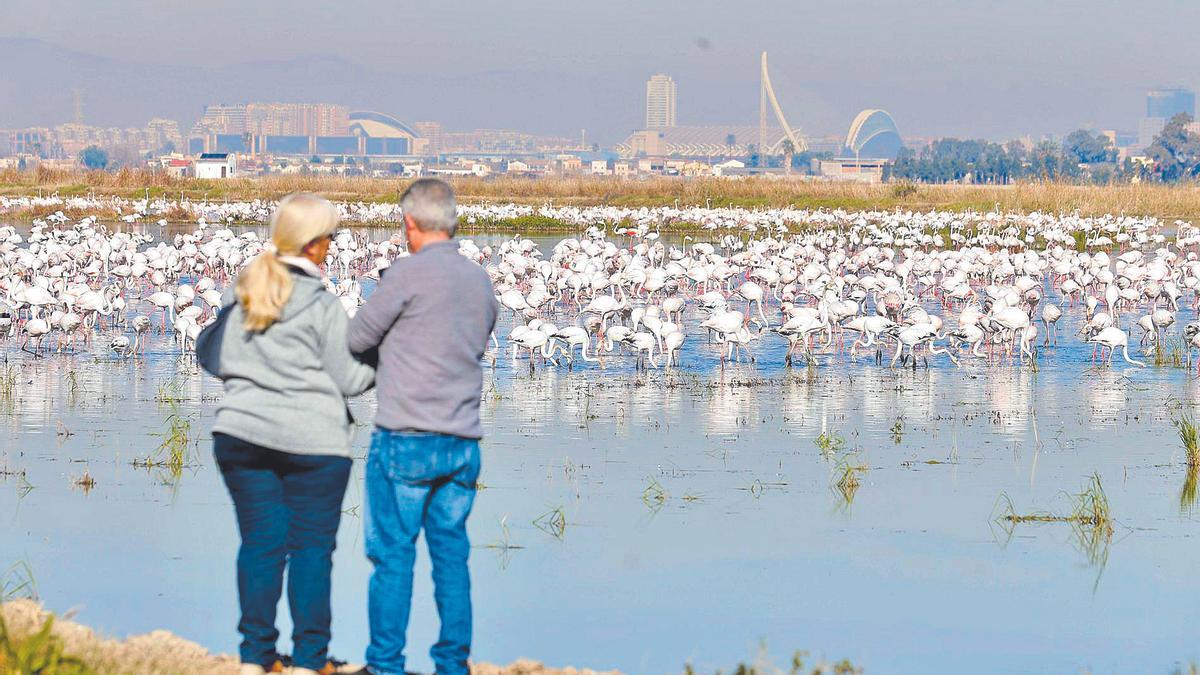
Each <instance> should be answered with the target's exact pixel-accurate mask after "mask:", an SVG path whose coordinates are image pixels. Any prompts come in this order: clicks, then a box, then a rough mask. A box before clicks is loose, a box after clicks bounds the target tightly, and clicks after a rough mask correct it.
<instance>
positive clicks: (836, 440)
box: [813, 429, 846, 457]
mask: <svg viewBox="0 0 1200 675" xmlns="http://www.w3.org/2000/svg"><path fill="white" fill-rule="evenodd" d="M813 443H815V444H816V446H817V449H818V450H820V451H821V456H822V457H830V456H832V455H836V454H838V453H840V452H842V451H843V450H845V449H846V439H845V438H843V437H842V436H840V435H839V434H838V433H837V432H836V431H833V430H832V429H831V430H826V431H822V432H821V433H820V434H818V435H817V437H816V439H814V440H813Z"/></svg>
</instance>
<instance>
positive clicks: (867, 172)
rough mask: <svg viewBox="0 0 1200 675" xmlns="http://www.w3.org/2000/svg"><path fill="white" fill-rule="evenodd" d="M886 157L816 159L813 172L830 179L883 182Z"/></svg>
mask: <svg viewBox="0 0 1200 675" xmlns="http://www.w3.org/2000/svg"><path fill="white" fill-rule="evenodd" d="M887 163H888V162H887V160H886V159H855V158H853V157H848V158H845V159H814V160H813V164H814V166H813V169H814V171H813V173H815V174H817V175H818V176H821V177H822V178H827V179H830V180H841V181H853V182H857V183H882V182H883V168H884V167H885V166H887Z"/></svg>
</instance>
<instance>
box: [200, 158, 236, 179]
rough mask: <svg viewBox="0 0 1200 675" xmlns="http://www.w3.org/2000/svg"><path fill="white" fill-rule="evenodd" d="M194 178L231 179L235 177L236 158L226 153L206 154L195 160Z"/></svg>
mask: <svg viewBox="0 0 1200 675" xmlns="http://www.w3.org/2000/svg"><path fill="white" fill-rule="evenodd" d="M195 171H196V178H209V179H214V178H232V177H234V176H235V175H237V158H236V157H235V156H234V155H233V154H231V153H228V152H206V153H204V154H202V155H200V157H198V158H197V159H196V168H195Z"/></svg>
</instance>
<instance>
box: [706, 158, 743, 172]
mask: <svg viewBox="0 0 1200 675" xmlns="http://www.w3.org/2000/svg"><path fill="white" fill-rule="evenodd" d="M745 168H746V163H745V162H743V161H740V160H736V159H727V160H725V161H724V162H721V163H720V164H715V165H713V168H712V173H713V175H714V176H731V175H734V174H736V173H737V172H738V171H740V170H741V169H745Z"/></svg>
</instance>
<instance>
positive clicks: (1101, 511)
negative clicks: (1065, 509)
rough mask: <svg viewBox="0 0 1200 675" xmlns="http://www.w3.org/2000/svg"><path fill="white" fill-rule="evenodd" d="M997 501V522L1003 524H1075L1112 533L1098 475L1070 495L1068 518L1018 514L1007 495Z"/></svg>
mask: <svg viewBox="0 0 1200 675" xmlns="http://www.w3.org/2000/svg"><path fill="white" fill-rule="evenodd" d="M1000 500H1001V502H1002V504H1003V507H1002V509H1001V513H1000V516H999V518H998V520H1000V521H1002V522H1005V523H1012V524H1021V523H1076V524H1079V525H1087V526H1090V527H1097V528H1105V529H1107V530H1108V531H1109V532H1111V531H1112V523H1113V518H1112V510H1111V509H1110V507H1109V504H1108V495H1106V494H1105V492H1104V485H1103V484H1102V483H1101V482H1100V474H1098V473H1093V474H1092V475H1091V477H1090V478H1089V479H1088V482H1087V483H1085V484H1084V487H1083V489H1082V490H1081V491H1080V492H1079V493H1077V494H1073V495H1071V504H1072V506H1071V513H1070V514H1067V515H1061V514H1054V513H1051V512H1048V511H1035V512H1031V513H1018V512H1017V510H1016V508H1015V506H1014V505H1013V502H1012V499H1011V498H1010V497H1009V496H1008V494H1007V493H1003V494H1001V495H1000Z"/></svg>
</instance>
